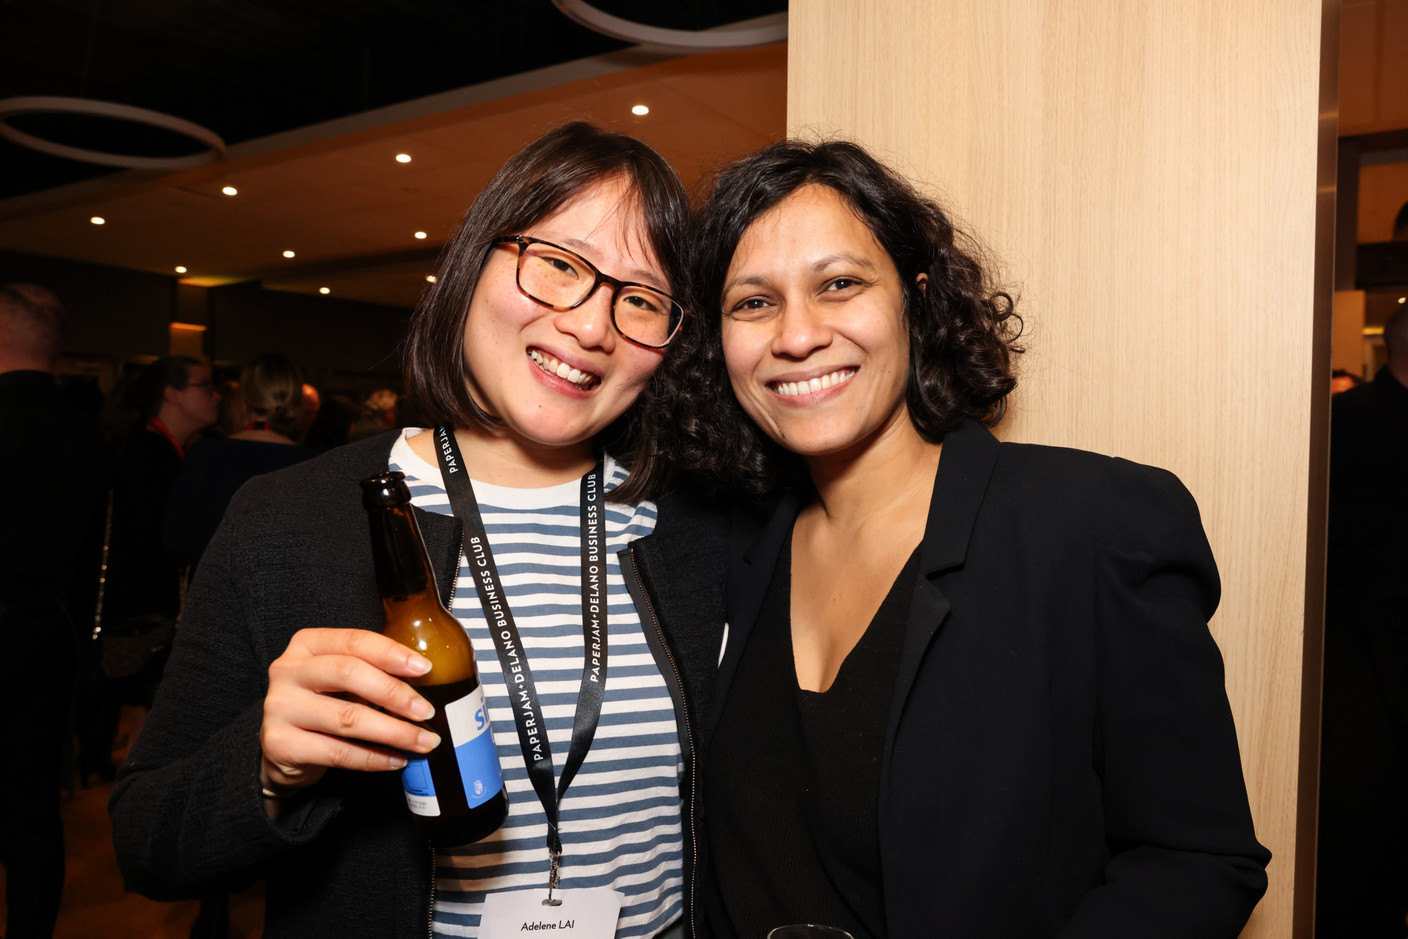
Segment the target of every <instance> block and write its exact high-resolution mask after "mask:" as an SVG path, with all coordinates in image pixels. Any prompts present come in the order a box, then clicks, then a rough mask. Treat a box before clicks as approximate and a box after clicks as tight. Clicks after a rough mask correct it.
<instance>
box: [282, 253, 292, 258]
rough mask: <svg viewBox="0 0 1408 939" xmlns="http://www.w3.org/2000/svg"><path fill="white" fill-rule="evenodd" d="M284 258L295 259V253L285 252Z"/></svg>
mask: <svg viewBox="0 0 1408 939" xmlns="http://www.w3.org/2000/svg"><path fill="white" fill-rule="evenodd" d="M284 257H286V258H291V257H293V252H292V251H285V252H284Z"/></svg>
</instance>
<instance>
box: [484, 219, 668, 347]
mask: <svg viewBox="0 0 1408 939" xmlns="http://www.w3.org/2000/svg"><path fill="white" fill-rule="evenodd" d="M494 244H501V245H515V246H516V247H517V248H518V289H519V291H520V292H521V293H522V294H523V295H524V296H525V297H527V298H528V299H530V300H532V301H534V302H536V303H541V304H542V305H543V306H545V307H548V308H549V309H553V310H564V311H565V310H575V309H576V308H577V307H579V306H581V305H582V304H583V303H585V302H587V298H588V297H590V296H591V295H592V294H594V293H595V292H596V289H597V287H600V286H601V285H602V284H610V285H611V325H612V326H614V327H615V329H616V331H617V332H618V333H620V334H621V335H622V336H625V337H626V338H627V339H629V340H630V341H631V342H634V343H636V344H637V345H642V346H647V347H649V348H651V349H663V348H665V347H666V346H668V345H669V344H670V340H672V339H674V338H675V336H676V335H678V333H679V331H680V324H681V323H683V322H684V314H685V309H684V307H682V306H680V304H679V302H678V301H677V300H675V298H674V297H672V296H670V295H669V294H667V293H665V292H664V291H663V290H656V289H655V288H654V287H647V286H646V285H645V284H633V283H631V282H630V281H624V280H617V279H616V278H614V277H611V276H609V275H607V274H603V273H602V272H601V271H599V270H597V268H596V266H595V265H594V264H592V262H590V261H588V260H587V259H586V258H584V257H582V256H581V255H580V254H577V253H576V252H575V251H568V250H567V249H566V248H563V247H561V246H559V245H555V244H553V243H552V242H550V241H543V240H542V239H541V238H532V237H529V236H528V235H510V236H508V237H506V238H498V239H495V241H494Z"/></svg>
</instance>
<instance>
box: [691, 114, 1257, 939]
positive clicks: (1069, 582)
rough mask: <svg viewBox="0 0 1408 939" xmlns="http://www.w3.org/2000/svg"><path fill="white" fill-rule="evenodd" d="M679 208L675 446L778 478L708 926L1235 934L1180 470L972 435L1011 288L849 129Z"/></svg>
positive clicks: (1229, 787)
mask: <svg viewBox="0 0 1408 939" xmlns="http://www.w3.org/2000/svg"><path fill="white" fill-rule="evenodd" d="M697 227H698V234H697V244H696V255H697V256H696V267H695V277H696V281H695V283H696V285H697V296H698V297H699V300H698V302H697V303H696V304H695V309H696V310H697V311H698V313H699V315H698V316H697V317H696V320H697V322H698V325H699V327H700V330H701V332H705V333H707V338H706V340H705V343H706V345H705V359H706V360H707V362H708V363H709V367H710V368H711V369H712V371H711V375H710V378H706V379H705V380H704V381H697V380H696V383H695V387H697V388H706V389H709V391H708V393H705V394H696V395H692V396H689V397H688V398H687V399H686V403H687V404H688V405H689V406H688V407H684V406H682V407H681V408H680V409H679V411H678V413H679V421H680V423H681V425H683V426H691V427H695V428H698V431H699V440H700V441H701V445H698V446H695V447H694V448H693V449H692V450H690V451H688V453H687V454H686V456H685V459H687V460H689V459H690V458H691V457H692V462H695V463H696V465H697V467H698V468H701V469H704V470H707V471H710V472H713V473H716V474H718V475H721V476H723V477H725V478H728V479H730V480H732V481H734V482H735V483H737V484H738V485H740V486H742V487H745V488H751V489H754V490H755V491H759V492H762V491H766V490H768V489H771V488H773V487H776V488H777V489H778V495H777V497H776V502H775V505H776V507H775V511H774V512H773V515H772V517H771V520H770V521H768V522H767V523H766V524H765V525H763V526H761V527H760V528H758V529H756V530H754V531H751V532H743V531H741V532H740V533H739V537H738V538H737V540H736V543H735V544H734V546H733V548H732V549H731V552H730V553H731V557H732V558H733V559H734V565H733V569H732V572H731V574H730V578H729V590H728V620H727V621H728V624H729V634H728V639H727V643H726V645H725V647H724V650H723V654H722V660H721V663H720V666H719V671H720V680H719V684H718V686H717V689H716V691H715V693H714V705H713V709H712V714H711V717H710V720H709V725H710V732H709V735H708V736H707V737H706V739H704V740H703V741H702V742H701V743H700V751H701V754H702V761H703V762H702V766H703V771H702V776H701V780H700V788H701V790H702V795H700V796H699V797H698V802H699V804H700V805H701V806H702V810H703V811H702V823H701V824H700V826H699V829H700V834H701V842H702V844H703V846H704V847H705V851H704V852H703V854H702V855H701V856H702V857H704V858H705V861H704V862H703V864H702V867H703V869H704V870H705V872H706V873H705V876H704V877H703V879H702V886H701V888H700V889H699V891H698V896H699V898H700V899H699V906H700V907H701V910H702V911H703V916H704V920H705V921H706V922H707V924H708V927H709V929H710V930H711V932H712V934H713V935H715V936H718V937H731V936H738V937H743V939H756V937H761V936H764V935H766V934H767V933H768V931H769V930H771V929H773V928H775V927H778V926H783V925H787V924H794V923H813V924H826V925H829V926H833V927H838V928H841V929H844V930H845V931H846V932H847V933H849V934H850V935H853V936H855V937H857V939H861V937H874V936H885V935H889V936H904V937H908V936H943V937H953V939H963V937H976V936H1002V937H1024V939H1034V937H1042V936H1058V935H1059V936H1072V937H1074V936H1140V937H1156V936H1157V937H1194V936H1196V937H1199V939H1208V937H1215V936H1225V937H1229V939H1230V937H1233V936H1235V935H1236V934H1237V933H1238V931H1239V930H1240V929H1241V927H1242V925H1243V924H1244V923H1245V922H1246V920H1247V917H1248V916H1249V914H1250V913H1251V910H1252V907H1253V906H1254V905H1255V904H1256V902H1257V900H1258V899H1259V898H1260V897H1261V895H1262V893H1263V892H1264V891H1265V890H1266V875H1265V873H1264V871H1263V868H1264V867H1265V865H1266V862H1267V860H1268V857H1269V855H1268V853H1267V852H1266V851H1265V849H1264V848H1262V846H1261V845H1260V844H1258V843H1257V840H1256V837H1255V834H1254V832H1253V828H1252V819H1251V815H1250V812H1249V810H1248V803H1247V796H1246V790H1245V787H1244V785H1243V780H1242V767H1241V763H1240V761H1239V759H1238V750H1237V738H1236V735H1235V733H1234V730H1233V726H1232V715H1231V713H1230V710H1229V708H1228V703H1227V698H1226V695H1225V692H1224V690H1223V675H1222V661H1221V658H1220V656H1219V654H1218V650H1217V647H1216V645H1215V644H1214V643H1213V640H1212V638H1211V636H1210V635H1209V633H1208V629H1207V621H1208V618H1209V617H1210V616H1211V615H1212V612H1213V609H1214V608H1215V607H1216V605H1217V597H1218V579H1217V571H1216V568H1215V566H1214V564H1213V558H1212V555H1211V552H1210V551H1209V549H1208V545H1207V541H1206V539H1205V538H1204V535H1203V531H1202V527H1201V525H1200V523H1199V520H1198V511H1197V507H1196V506H1195V505H1194V503H1193V500H1192V497H1191V496H1190V495H1189V494H1188V492H1187V490H1185V489H1184V488H1183V486H1182V485H1180V484H1179V482H1178V480H1177V479H1175V478H1174V477H1173V476H1172V475H1171V474H1169V473H1167V472H1164V471H1162V470H1157V469H1153V468H1151V467H1146V466H1139V465H1136V464H1133V463H1129V462H1126V461H1123V460H1116V459H1110V458H1108V457H1103V456H1097V455H1095V454H1091V453H1084V452H1080V451H1075V450H1064V449H1058V448H1051V447H1038V446H1030V445H1021V444H1013V443H1002V442H999V441H998V440H997V439H996V438H994V437H993V435H992V434H991V433H990V432H989V430H988V428H989V427H991V426H993V425H995V424H996V423H997V422H998V420H999V419H1000V418H1001V416H1002V413H1003V402H1004V401H1005V399H1006V397H1007V395H1008V394H1009V393H1010V392H1011V391H1012V388H1013V387H1014V385H1015V376H1014V369H1013V365H1014V362H1015V359H1016V356H1017V355H1018V353H1019V352H1020V351H1021V349H1020V348H1019V346H1018V344H1017V340H1018V334H1019V332H1020V320H1019V319H1018V318H1017V316H1016V314H1015V311H1014V308H1013V301H1012V299H1011V297H1010V296H1008V295H1007V294H1006V293H1004V292H1002V291H1001V290H999V289H997V288H996V287H995V286H994V285H993V282H992V279H991V273H990V270H989V268H988V267H987V266H986V264H985V261H984V258H983V256H982V254H981V253H980V252H979V251H978V250H977V249H976V247H975V246H974V245H973V244H972V243H971V242H969V241H968V240H967V239H965V238H964V236H963V235H962V233H961V232H958V231H955V229H954V226H953V225H952V224H951V222H950V221H949V219H948V218H947V216H946V215H945V214H944V212H943V211H942V210H940V208H939V207H938V206H936V205H935V204H934V203H933V202H932V201H930V200H928V199H926V198H925V197H923V196H922V195H920V194H919V193H918V192H916V191H915V189H914V188H913V186H911V185H910V184H909V183H908V182H907V181H906V180H904V179H903V178H901V177H900V176H899V175H897V174H896V173H894V172H893V171H891V170H889V169H887V168H886V167H884V166H883V165H881V164H880V163H879V162H878V161H876V160H875V159H874V158H873V157H872V156H870V155H869V154H868V153H866V152H865V151H864V150H863V149H862V148H860V147H858V146H856V145H854V144H851V143H847V142H841V141H833V142H826V143H819V144H810V143H804V142H799V141H783V142H781V143H778V144H775V145H773V146H770V147H767V148H765V149H763V150H762V151H760V152H758V153H757V154H754V155H752V156H750V157H747V158H745V159H744V160H742V161H740V162H739V163H737V164H735V165H734V166H733V167H731V168H729V169H728V170H726V171H725V172H723V173H722V174H721V176H720V177H719V179H718V182H717V185H716V188H715V189H714V191H713V194H712V195H711V197H710V198H709V200H708V203H707V205H706V206H705V207H704V208H703V210H702V212H701V216H700V219H699V221H698V226H697ZM730 387H731V388H732V393H731V394H730V393H729V392H728V391H726V390H725V391H722V393H717V392H716V391H715V389H720V390H722V389H727V388H730ZM705 441H707V442H708V443H709V444H710V445H708V446H705V445H702V442H705ZM759 715H766V716H767V717H766V720H760V719H759V717H758V716H759Z"/></svg>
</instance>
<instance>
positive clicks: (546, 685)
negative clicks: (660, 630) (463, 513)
mask: <svg viewBox="0 0 1408 939" xmlns="http://www.w3.org/2000/svg"><path fill="white" fill-rule="evenodd" d="M415 433H416V431H414V430H411V431H407V432H406V433H405V434H403V436H402V438H401V439H400V440H398V441H397V442H396V444H395V446H394V447H393V448H392V450H391V465H390V468H391V469H393V470H400V471H402V472H403V473H405V474H406V482H407V484H408V485H409V486H410V489H411V500H412V502H413V503H414V504H415V505H416V506H418V507H419V508H421V509H424V510H426V511H430V512H438V513H440V514H442V515H449V514H451V511H450V504H449V499H448V497H447V496H446V494H445V489H444V486H443V484H442V482H441V476H440V469H439V467H438V466H433V465H431V464H429V463H427V462H426V461H425V460H422V459H421V458H420V457H419V456H417V455H416V454H415V453H414V451H412V450H411V448H410V445H409V444H408V443H407V442H406V441H407V438H408V437H409V436H411V435H414V434H415ZM471 472H472V467H471ZM626 475H627V473H626V470H625V468H624V467H622V466H621V465H620V464H619V463H617V462H616V461H615V460H613V459H611V458H610V457H609V456H608V457H607V458H606V464H605V480H606V481H605V491H607V492H610V491H611V490H612V489H614V488H615V487H616V486H618V485H620V484H621V483H622V482H623V481H624V480H625V479H626ZM474 494H475V497H476V498H477V499H478V500H479V508H480V513H481V515H482V516H483V518H484V528H485V531H486V532H487V533H488V535H489V544H490V547H491V548H492V549H493V552H494V561H495V563H496V564H497V566H498V569H499V575H500V577H501V578H502V580H503V589H504V593H505V595H506V596H507V598H508V601H509V605H510V607H511V608H512V610H513V616H514V620H515V622H516V623H517V625H518V629H519V632H520V634H521V637H522V644H523V648H524V651H525V653H526V655H527V658H528V662H529V665H530V667H531V668H532V672H533V679H534V681H535V682H536V683H537V686H538V698H539V701H540V702H541V704H542V709H543V715H544V718H545V721H546V724H547V731H548V740H549V742H550V743H551V744H552V753H553V768H554V770H555V771H556V773H557V774H558V775H559V776H560V775H561V773H562V765H563V763H564V762H565V761H566V758H567V751H568V748H569V747H570V746H571V740H572V721H573V717H574V715H575V714H576V707H577V691H578V688H579V687H580V684H581V680H582V665H583V660H584V655H585V651H584V648H583V643H582V606H581V548H580V543H581V529H580V525H579V521H578V501H579V498H580V484H579V483H578V482H577V481H575V480H574V481H572V482H569V483H564V484H562V485H559V486H552V487H548V488H546V489H511V488H507V487H503V486H494V485H490V484H488V483H483V482H480V481H478V480H475V483H474ZM605 505H606V540H607V550H606V552H605V553H606V560H607V610H608V623H607V629H608V634H607V635H608V646H607V649H608V656H609V657H608V660H607V675H606V688H605V700H604V701H603V704H602V713H601V721H600V724H599V725H598V727H597V731H596V737H595V738H594V740H593V742H592V748H591V750H590V751H589V752H588V753H587V757H586V760H585V761H584V762H583V763H582V768H581V769H580V770H579V771H578V772H577V775H576V777H575V778H574V779H573V780H572V785H571V786H570V787H569V788H568V790H567V794H566V795H565V796H564V797H563V800H562V805H561V807H560V813H561V814H560V831H561V837H562V870H561V886H562V887H563V888H564V889H574V888H580V887H610V888H611V889H614V890H616V891H618V892H620V893H621V894H623V895H624V897H625V902H624V903H623V904H622V907H621V918H620V920H619V921H618V923H617V927H616V935H617V937H618V939H625V937H637V936H640V937H645V936H654V935H655V934H656V933H658V932H660V931H661V930H662V929H664V928H665V927H666V926H668V925H670V924H671V923H672V922H673V921H674V920H676V919H677V918H679V916H680V915H681V913H682V911H683V872H682V870H683V855H684V851H683V836H682V833H681V828H680V795H679V785H680V779H681V776H682V774H683V773H684V762H683V757H682V755H681V751H680V743H679V731H678V728H677V726H676V723H675V710H674V704H673V702H672V701H671V699H670V694H669V691H668V689H667V688H666V686H665V680H664V678H663V677H662V676H661V674H660V669H659V667H658V666H657V665H656V662H655V658H654V656H653V655H652V654H651V652H650V647H649V646H648V645H647V644H646V640H645V634H644V633H643V632H642V631H641V622H640V616H639V615H638V614H637V612H636V608H635V604H634V603H633V602H632V600H631V597H630V594H629V593H628V592H627V591H626V584H625V581H624V579H623V578H622V576H621V567H620V564H619V562H618V561H617V558H616V552H618V551H620V550H621V549H622V548H624V547H625V546H626V545H627V544H629V543H630V542H632V541H634V540H635V539H637V538H640V537H643V536H645V535H647V534H649V533H650V532H651V531H652V530H653V529H654V528H655V517H656V510H655V505H654V503H651V502H642V503H639V504H636V505H622V504H619V503H615V502H607V503H605ZM451 612H453V613H454V614H455V616H456V617H458V618H459V620H460V622H461V623H462V624H464V627H465V629H466V630H467V631H468V633H469V637H470V640H471V642H473V644H474V654H475V657H476V658H477V659H478V664H479V677H480V680H481V682H482V683H483V686H484V697H485V699H486V701H487V702H488V706H489V719H490V722H491V724H492V726H493V733H494V742H495V744H496V746H497V747H498V751H499V762H500V764H501V766H502V767H503V773H504V784H505V786H506V787H507V790H508V797H509V814H508V819H507V821H505V822H504V825H503V827H502V828H500V829H499V830H498V831H497V832H495V833H494V834H493V835H491V836H489V837H488V838H486V839H485V840H484V841H481V842H479V843H477V844H473V845H468V846H466V847H464V848H458V849H455V850H454V851H450V852H441V853H440V855H439V857H438V859H437V861H438V863H437V868H438V870H437V874H438V877H437V881H436V894H435V910H434V934H435V935H436V936H477V935H478V925H479V917H480V915H481V913H482V911H483V908H484V896H485V894H486V893H490V892H494V891H500V890H517V889H524V888H537V889H542V888H545V887H546V885H547V874H548V852H547V848H546V842H547V818H546V817H545V815H544V814H543V807H542V804H541V803H539V801H538V796H537V794H536V793H535V792H534V791H533V786H532V783H531V782H529V779H528V770H527V768H526V767H525V765H524V761H523V754H522V751H521V750H520V749H519V743H518V732H517V730H516V728H515V726H514V720H513V711H512V708H511V706H510V703H509V697H508V692H507V690H506V688H505V685H504V676H503V672H502V670H501V669H500V667H499V658H498V651H497V649H496V648H495V646H494V641H493V639H492V637H491V636H490V635H489V630H488V628H487V627H486V626H485V622H484V612H483V610H482V609H481V608H480V605H479V599H478V597H477V596H476V594H475V592H474V577H473V576H472V575H471V573H470V569H469V566H468V562H467V561H466V560H465V557H464V555H463V554H461V555H460V575H459V579H458V581H457V583H456V586H455V595H454V598H453V601H452V602H451Z"/></svg>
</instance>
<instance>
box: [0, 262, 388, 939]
mask: <svg viewBox="0 0 1408 939" xmlns="http://www.w3.org/2000/svg"><path fill="white" fill-rule="evenodd" d="M66 319H67V313H66V311H65V309H64V307H63V304H62V303H61V301H60V300H59V298H58V297H57V296H55V295H54V294H53V293H52V292H51V291H49V290H47V289H45V288H43V287H40V286H38V285H34V284H10V285H7V286H4V287H0V454H3V456H4V457H5V465H6V466H7V467H9V468H10V469H11V470H18V469H20V468H21V467H22V468H23V471H22V472H13V473H12V475H11V476H10V478H9V479H8V480H7V482H6V484H5V486H4V487H3V495H0V555H3V557H4V559H5V560H4V564H3V566H0V640H3V642H4V644H5V654H4V655H3V656H0V670H3V675H0V687H3V689H4V690H3V694H4V695H5V700H4V702H3V706H0V721H3V733H4V739H5V740H6V743H7V747H8V748H9V751H10V752H11V754H12V755H14V756H12V759H18V760H21V761H22V762H23V763H24V766H23V768H20V767H18V766H16V767H13V768H12V771H11V772H7V773H3V774H0V787H3V789H0V799H2V800H3V803H2V804H3V806H4V808H3V810H0V860H3V862H4V864H5V869H6V878H7V887H6V891H5V896H6V907H7V923H6V928H5V933H4V934H5V935H6V936H10V937H24V936H48V935H51V934H52V932H53V929H54V926H55V923H56V921H57V917H58V910H59V901H60V895H61V892H62V888H63V879H64V842H63V829H62V822H61V817H60V812H59V806H60V799H61V796H62V792H63V791H64V790H65V789H68V790H72V788H73V787H74V785H75V784H77V785H82V786H84V787H86V786H88V785H89V784H90V783H91V782H92V781H93V780H94V779H97V780H100V781H105V780H111V779H112V778H113V775H114V773H115V770H116V767H115V764H114V754H115V753H120V752H121V751H122V750H124V749H125V748H126V745H127V744H128V743H129V742H130V738H131V737H132V736H134V735H135V733H136V730H137V729H138V728H139V727H140V724H141V718H142V715H143V713H144V709H145V708H146V707H148V706H149V705H150V703H151V699H152V695H153V694H154V692H155V688H156V685H157V682H158V681H159V680H160V677H161V670H162V666H163V664H164V662H165V656H166V652H167V650H168V649H169V647H170V644H171V641H172V639H173V638H174V635H175V630H176V628H177V621H178V619H179V616H180V611H181V602H182V597H183V594H184V589H185V584H186V581H187V579H188V578H189V576H190V574H191V573H192V572H193V571H194V569H195V567H196V566H197V565H198V564H199V563H200V558H201V555H202V553H203V552H204V551H205V547H206V545H207V544H208V543H209V541H210V539H211V538H212V537H213V536H214V535H215V532H216V530H217V528H218V527H219V523H220V520H221V517H222V516H223V515H224V512H225V509H226V507H227V506H228V505H229V502H230V500H231V498H233V496H234V494H235V492H236V491H237V490H238V489H239V487H240V486H241V485H243V484H244V483H245V482H246V481H247V480H249V479H250V478H251V477H253V476H256V475H259V474H261V473H267V472H272V471H274V470H277V469H281V468H283V467H286V466H290V465H292V464H294V463H297V462H299V461H302V460H306V459H310V458H312V457H313V456H315V455H316V454H317V453H319V452H322V451H325V450H329V449H331V448H333V447H336V446H339V445H341V444H344V443H348V442H349V441H352V440H358V439H361V438H362V437H367V436H371V435H373V434H377V433H381V432H382V431H384V430H390V429H392V428H395V427H397V426H398V401H397V395H396V393H395V392H394V391H392V390H390V389H380V390H378V391H375V392H373V393H372V394H371V395H369V396H368V397H366V398H365V399H364V400H362V401H360V402H359V401H357V400H356V399H355V398H353V397H352V396H349V395H346V394H328V395H326V396H325V395H324V393H323V392H322V391H320V390H319V389H318V388H316V387H314V385H312V384H310V383H308V382H306V381H305V380H304V376H303V374H302V373H301V371H300V370H299V368H298V366H297V365H295V363H294V362H293V361H292V360H290V359H289V358H288V356H285V355H282V354H280V353H268V354H265V355H261V356H259V357H257V358H256V359H254V360H253V361H251V362H249V363H248V364H247V365H245V366H244V367H243V368H242V369H241V370H240V372H239V375H238V378H237V379H231V380H227V381H221V382H219V383H218V384H217V382H216V375H215V374H214V372H213V371H212V368H211V366H210V365H209V364H208V363H206V362H204V361H201V360H200V359H196V358H191V357H188V356H179V355H173V356H164V357H162V358H158V359H156V360H155V361H153V362H151V363H149V364H147V365H145V366H144V367H141V368H135V369H130V370H128V371H127V372H125V373H124V374H123V375H122V376H121V377H120V378H119V379H118V381H117V383H116V385H115V387H114V388H113V390H112V392H111V393H110V394H108V395H106V396H105V395H103V394H102V392H101V391H100V390H99V389H98V387H97V385H96V384H95V383H94V382H92V381H88V380H62V379H59V378H57V377H56V376H55V375H54V367H55V363H56V361H57V360H58V358H59V355H60V353H61V352H62V351H63V335H64V327H65V322H66ZM124 709H125V710H124ZM124 714H125V715H126V720H120V717H122V716H123V715H124ZM120 726H122V727H124V728H125V730H124V732H123V733H122V735H121V737H120V736H119V727H120ZM208 905H209V906H210V908H211V909H210V910H209V911H207V909H206V906H207V905H206V904H203V906H202V920H201V921H199V922H198V925H200V924H202V923H203V924H204V925H201V928H202V929H207V928H208V931H207V932H206V933H204V934H210V935H218V934H219V932H220V925H221V921H222V920H223V915H224V914H223V910H222V909H221V903H220V898H211V901H210V903H209V904H208Z"/></svg>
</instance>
